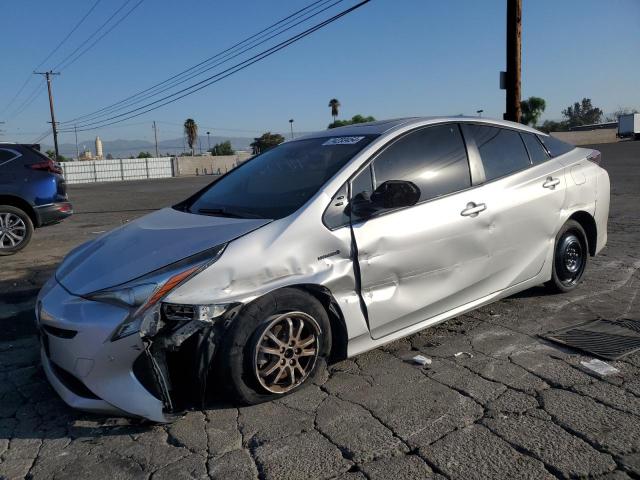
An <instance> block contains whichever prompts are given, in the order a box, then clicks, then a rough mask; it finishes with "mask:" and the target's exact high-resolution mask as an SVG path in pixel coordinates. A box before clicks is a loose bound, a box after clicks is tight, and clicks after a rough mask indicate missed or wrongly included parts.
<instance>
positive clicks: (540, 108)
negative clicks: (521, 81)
mask: <svg viewBox="0 0 640 480" xmlns="http://www.w3.org/2000/svg"><path fill="white" fill-rule="evenodd" d="M546 107H547V102H545V101H544V98H540V97H529V98H528V99H526V100H523V101H522V102H520V108H521V109H522V116H521V118H520V123H524V124H525V125H531V126H532V127H535V126H536V125H537V123H538V120H540V116H541V115H542V112H544V109H545V108H546Z"/></svg>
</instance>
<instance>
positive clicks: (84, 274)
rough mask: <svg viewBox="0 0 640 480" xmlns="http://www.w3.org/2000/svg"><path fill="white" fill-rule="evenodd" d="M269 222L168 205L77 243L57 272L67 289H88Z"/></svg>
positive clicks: (83, 292)
mask: <svg viewBox="0 0 640 480" xmlns="http://www.w3.org/2000/svg"><path fill="white" fill-rule="evenodd" d="M269 222H271V220H268V219H244V218H226V217H214V216H206V215H194V214H191V213H185V212H180V211H178V210H175V209H173V208H164V209H162V210H158V211H157V212H154V213H151V214H149V215H145V216H144V217H141V218H138V219H136V220H134V221H132V222H130V223H128V224H126V225H123V226H122V227H119V228H117V229H115V230H112V231H111V232H109V233H107V234H105V235H103V236H101V237H99V238H96V239H95V240H93V241H90V242H87V243H85V244H83V245H81V246H80V247H78V248H76V249H75V250H73V251H72V252H71V253H69V255H67V257H66V258H65V259H64V261H63V262H62V265H60V268H59V269H58V271H57V272H56V278H57V280H58V282H60V283H61V284H62V285H63V286H64V287H65V288H66V289H67V290H68V291H69V292H71V293H73V294H76V295H86V294H88V293H91V292H95V291H96V290H102V289H104V288H109V287H113V286H116V285H120V284H122V283H125V282H128V281H130V280H133V279H135V278H138V277H140V276H142V275H145V274H147V273H149V272H152V271H154V270H157V269H159V268H162V267H165V266H167V265H169V264H171V263H174V262H177V261H179V260H182V259H184V258H187V257H190V256H191V255H195V254H196V253H199V252H202V251H204V250H206V249H208V248H211V247H214V246H216V245H220V244H222V243H226V242H229V241H231V240H233V239H235V238H238V237H240V236H242V235H244V234H246V233H249V232H251V231H252V230H255V229H256V228H260V227H262V226H263V225H266V224H267V223H269Z"/></svg>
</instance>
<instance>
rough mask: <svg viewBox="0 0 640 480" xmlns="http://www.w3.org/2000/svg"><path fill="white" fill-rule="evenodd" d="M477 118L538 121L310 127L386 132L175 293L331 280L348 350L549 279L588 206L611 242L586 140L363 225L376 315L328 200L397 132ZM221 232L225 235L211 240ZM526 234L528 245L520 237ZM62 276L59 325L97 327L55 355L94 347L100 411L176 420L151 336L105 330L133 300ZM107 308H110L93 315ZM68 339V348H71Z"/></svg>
mask: <svg viewBox="0 0 640 480" xmlns="http://www.w3.org/2000/svg"><path fill="white" fill-rule="evenodd" d="M465 121H473V122H479V123H484V124H489V125H497V126H506V127H509V128H518V129H520V130H522V131H530V132H535V130H533V129H530V128H528V127H525V126H522V125H517V126H516V125H515V124H511V123H509V122H502V121H496V120H488V119H476V118H473V119H465V118H459V117H448V118H420V119H401V120H397V121H389V122H378V123H377V124H373V125H364V126H353V127H345V128H341V129H336V130H333V131H329V132H320V133H317V134H313V135H310V136H308V137H323V136H337V135H356V134H361V133H380V137H379V138H377V139H376V140H375V141H374V142H372V143H371V144H370V145H369V146H368V147H366V148H365V149H364V150H363V151H362V152H360V154H358V155H357V156H356V157H355V158H354V159H353V160H352V161H351V162H349V163H348V164H347V165H346V166H345V167H344V168H343V169H342V170H341V171H340V172H338V173H337V174H336V175H335V176H334V178H333V179H331V180H330V181H328V182H327V183H326V184H325V186H324V187H323V188H322V189H321V190H320V191H319V192H318V193H317V194H316V195H315V196H314V197H313V198H312V199H310V200H309V201H308V202H307V204H306V205H304V206H303V207H302V208H300V209H299V210H298V211H297V212H296V213H294V214H293V215H291V216H289V217H287V218H283V219H280V220H276V221H273V222H270V223H268V222H267V223H266V224H264V225H261V226H260V228H257V225H256V226H254V228H252V229H250V230H251V232H250V233H247V234H244V235H240V236H239V237H238V238H236V239H235V240H233V241H231V242H230V243H229V244H228V246H227V248H226V250H225V252H224V254H223V255H222V257H221V258H220V259H219V260H218V261H217V262H216V263H214V264H213V265H211V266H210V267H208V268H207V269H205V270H204V271H202V272H201V273H199V274H198V275H196V276H195V277H193V278H192V279H190V280H189V281H187V282H186V283H184V284H182V285H181V286H179V287H178V288H176V289H175V290H173V291H172V292H171V293H170V294H169V295H168V297H167V298H166V301H167V302H171V303H190V304H211V303H231V302H240V303H247V302H250V301H252V300H254V299H256V298H258V297H260V296H261V295H264V294H265V293H268V292H270V291H274V290H277V289H278V288H282V287H285V286H294V285H316V286H321V287H323V288H326V289H327V290H328V291H329V292H330V293H331V295H332V296H333V298H334V299H335V301H336V303H337V305H338V307H339V309H340V311H341V313H342V316H343V318H344V319H345V322H346V328H347V335H348V345H347V347H348V350H347V352H348V355H349V356H352V355H356V354H359V353H361V352H364V351H366V350H369V349H372V348H375V347H377V346H379V345H382V344H385V343H388V342H391V341H394V340H396V339H398V338H402V337H404V336H406V335H409V334H412V333H414V332H416V331H419V330H421V329H423V328H426V327H428V326H430V325H434V324H436V323H439V322H442V321H445V320H447V319H449V318H452V317H454V316H457V315H459V314H461V313H463V312H465V311H468V310H472V309H474V308H477V307H479V306H481V305H484V304H487V303H490V302H492V301H495V300H497V299H499V298H502V297H504V296H508V295H511V294H513V293H515V292H517V291H520V290H524V289H526V288H529V287H531V286H534V285H538V284H540V283H542V282H544V281H546V280H548V279H549V278H551V268H552V258H553V245H554V240H555V236H556V233H557V231H558V229H559V228H560V226H561V225H562V224H563V223H564V222H565V221H566V220H567V219H568V218H569V217H570V216H571V215H572V214H573V213H574V212H576V211H584V212H587V213H588V214H590V215H592V216H594V217H595V219H596V222H597V229H598V238H597V244H596V249H595V250H596V251H600V250H601V249H602V248H603V247H604V244H605V243H606V222H607V217H608V207H609V181H608V175H607V173H606V171H604V170H603V169H601V168H599V167H598V166H597V165H595V164H594V163H593V162H589V161H587V160H586V157H587V155H588V154H589V153H590V152H591V151H590V150H586V149H575V150H573V151H572V152H570V153H568V154H565V155H563V156H561V157H558V158H555V159H551V160H549V161H547V162H545V163H543V164H541V165H538V166H534V167H530V168H528V169H526V170H524V171H522V172H519V173H516V174H514V175H511V176H508V177H505V178H503V179H498V180H495V181H493V182H489V183H485V184H483V185H479V186H476V187H472V188H470V189H468V190H465V191H463V192H458V193H455V194H452V195H448V196H446V197H443V198H438V199H435V200H433V201H430V202H425V203H421V204H419V205H416V206H414V207H411V208H407V209H403V210H400V211H398V212H395V213H392V214H389V215H384V216H381V217H379V218H376V219H372V220H369V221H367V222H363V223H360V224H358V225H355V227H354V237H355V238H356V241H357V245H358V249H359V257H358V262H359V265H360V269H361V276H362V287H363V288H362V297H363V299H364V301H365V303H366V305H367V311H368V314H369V315H368V317H367V318H365V315H364V314H363V311H362V309H361V306H360V296H359V292H358V291H357V289H356V279H355V274H354V269H353V263H352V258H351V251H352V250H351V249H352V239H351V231H350V228H349V227H348V226H345V227H341V228H337V229H335V230H333V231H332V230H329V229H328V228H326V227H325V226H324V225H323V224H322V221H321V219H322V215H323V213H324V211H325V209H326V208H327V206H328V205H329V204H330V203H331V199H332V197H333V196H334V194H335V193H336V192H337V191H338V190H339V189H340V188H341V187H342V186H343V185H344V184H345V182H347V181H348V180H349V179H350V178H351V177H352V176H353V175H354V174H355V173H357V171H358V170H359V169H360V168H361V166H362V165H363V164H364V162H366V161H368V159H369V158H371V157H372V156H373V155H374V154H375V153H376V152H377V151H378V150H379V149H380V148H381V147H382V146H383V145H385V144H386V143H387V142H388V141H389V140H391V139H392V138H395V137H396V136H398V135H401V134H402V133H404V132H406V131H409V130H411V129H414V128H417V127H420V126H425V125H430V124H436V123H441V122H465ZM535 133H537V132H535ZM470 154H471V153H470ZM548 177H552V178H554V179H555V178H557V179H559V180H560V183H559V184H558V185H557V186H556V187H555V188H553V189H546V188H543V187H542V183H544V182H545V181H546V179H547V178H548ZM505 192H507V193H505ZM469 202H475V203H484V204H486V207H487V208H486V210H485V211H483V212H481V213H480V214H479V215H478V216H476V217H462V216H461V215H460V211H461V210H463V209H464V208H465V206H466V205H467V203H469ZM204 218H212V217H204ZM420 218H429V222H428V223H420V221H419V220H420ZM225 220H227V219H225ZM166 227H167V228H171V227H173V225H166ZM178 228H179V227H178ZM211 231H213V229H212V230H211ZM223 236H224V235H223ZM190 238H192V237H185V238H184V239H182V240H180V241H176V243H175V244H174V245H172V246H173V248H174V249H176V250H178V251H184V250H185V249H192V247H191V246H189V245H188V243H189V241H190V240H189V239H190ZM220 238H222V237H218V236H216V239H212V240H211V244H209V245H207V247H210V246H213V245H214V244H215V242H216V241H218V240H220ZM514 244H516V245H518V244H520V245H524V247H525V248H524V249H518V248H517V247H516V248H514ZM418 245H419V246H418ZM419 247H422V248H419ZM203 248H206V247H203ZM190 251H191V250H190ZM116 258H117V257H116ZM174 258H176V254H175V253H173V252H172V253H171V254H169V255H168V257H167V261H166V262H165V264H166V263H170V261H171V260H172V259H174ZM95 273H97V272H96V271H95V270H93V272H92V271H90V270H84V272H83V274H82V275H79V274H78V282H79V283H81V282H82V279H83V278H84V280H85V281H87V282H89V281H96V280H93V279H92V278H91V277H92V276H95ZM104 273H106V272H104ZM136 273H138V272H136ZM143 273H147V272H143ZM101 275H103V272H100V276H101ZM125 277H130V278H133V277H132V275H129V274H123V275H120V276H119V277H118V278H117V279H116V278H115V277H114V279H112V280H107V281H103V280H98V281H97V282H99V284H100V285H103V286H106V284H107V283H110V282H111V281H116V280H120V279H122V278H125ZM53 283H54V284H53V286H49V287H48V288H46V289H43V292H41V294H40V297H39V300H40V301H41V302H42V305H43V307H44V308H45V309H46V311H47V312H48V313H49V314H50V315H51V316H52V317H53V318H55V319H56V320H55V322H56V325H58V326H60V325H65V324H67V325H68V324H69V322H70V323H73V325H74V328H76V329H78V330H79V331H80V332H86V333H87V334H86V335H83V337H82V339H83V343H82V345H79V344H76V343H75V342H71V343H70V342H69V341H68V340H64V341H63V340H60V345H59V351H58V352H57V353H56V358H57V361H61V362H63V363H64V366H65V368H67V369H68V370H69V371H70V372H74V373H75V374H76V375H78V376H79V372H78V371H77V366H76V362H77V359H78V358H85V357H86V358H90V359H92V360H94V367H93V370H92V371H91V372H90V373H89V374H88V375H85V376H84V377H82V381H83V382H85V384H86V385H87V386H89V388H90V389H91V390H92V391H94V393H96V394H97V395H98V396H99V397H100V398H102V399H103V400H104V401H105V402H104V403H105V405H101V404H100V405H94V406H93V407H94V409H100V410H101V411H102V407H105V408H106V409H107V410H109V411H112V412H113V413H121V412H122V411H125V412H128V413H129V414H133V415H138V416H142V417H146V418H149V419H152V420H155V421H166V420H167V417H166V416H165V415H164V413H163V412H162V405H161V402H160V401H159V400H158V399H156V398H155V397H153V396H152V395H151V394H149V393H148V392H146V390H145V389H144V387H142V386H141V385H140V384H139V382H138V381H137V380H136V378H135V377H134V375H133V374H132V373H131V365H132V363H133V360H134V359H135V357H136V356H137V354H139V349H140V348H141V344H140V339H139V337H138V336H137V335H133V336H131V337H127V338H126V339H123V340H119V341H116V342H109V341H108V340H107V341H105V340H106V339H107V338H108V334H110V333H111V332H112V331H113V329H114V328H115V327H116V326H117V325H118V324H119V322H121V317H122V312H117V311H108V312H107V311H106V310H105V308H106V307H105V306H104V305H103V304H99V303H97V302H90V301H87V300H84V299H80V298H78V297H74V296H72V295H69V294H68V293H67V292H64V290H63V289H62V288H61V287H60V286H59V285H56V284H55V281H54V282H53ZM119 283H122V282H119ZM96 284H97V283H96ZM109 286H111V285H109ZM108 308H115V309H116V310H118V309H117V307H112V306H108ZM120 310H121V309H120ZM97 315H99V316H100V318H101V320H100V321H97V320H95V318H96V316H97ZM102 322H104V324H105V325H106V324H108V325H109V326H110V330H109V328H106V327H104V325H103V324H102ZM62 328H64V327H62ZM107 331H108V333H107ZM74 340H75V339H74ZM56 349H58V347H56ZM63 350H66V351H65V352H64V353H62V351H63ZM52 355H53V351H52ZM43 362H45V372H47V375H48V376H49V378H50V379H51V380H52V384H53V385H54V387H55V388H56V390H58V391H59V392H61V395H62V396H63V398H64V399H65V401H67V402H68V403H73V402H74V401H75V403H76V405H77V406H79V407H80V408H89V409H90V408H91V406H83V405H82V402H81V401H80V400H73V394H70V392H69V391H68V390H67V389H66V388H64V386H60V382H59V381H56V380H55V375H54V374H53V373H50V368H49V369H47V367H46V364H47V362H48V360H47V359H46V356H44V355H43ZM104 385H108V388H105V386H104ZM140 390H143V391H142V392H141V391H140ZM131 392H134V394H132V393H131Z"/></svg>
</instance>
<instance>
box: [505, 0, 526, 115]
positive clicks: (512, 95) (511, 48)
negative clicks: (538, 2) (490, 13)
mask: <svg viewBox="0 0 640 480" xmlns="http://www.w3.org/2000/svg"><path fill="white" fill-rule="evenodd" d="M521 45H522V0H507V73H506V78H505V83H506V85H505V87H506V91H507V92H506V100H507V108H506V113H505V114H504V118H505V120H511V121H512V122H520V115H521V113H522V111H521V110H520V67H521V59H522V51H521V50H522V49H521Z"/></svg>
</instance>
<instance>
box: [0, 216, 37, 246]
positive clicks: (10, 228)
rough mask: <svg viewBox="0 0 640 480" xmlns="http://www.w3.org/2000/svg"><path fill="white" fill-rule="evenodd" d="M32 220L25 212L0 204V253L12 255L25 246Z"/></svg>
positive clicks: (31, 229)
mask: <svg viewBox="0 0 640 480" xmlns="http://www.w3.org/2000/svg"><path fill="white" fill-rule="evenodd" d="M32 234H33V222H31V219H30V218H29V215H27V213H26V212H24V211H23V210H20V209H19V208H16V207H13V206H11V205H0V255H13V254H14V253H16V252H19V251H20V250H22V249H23V248H24V247H26V246H27V244H28V243H29V241H30V240H31V235H32Z"/></svg>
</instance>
